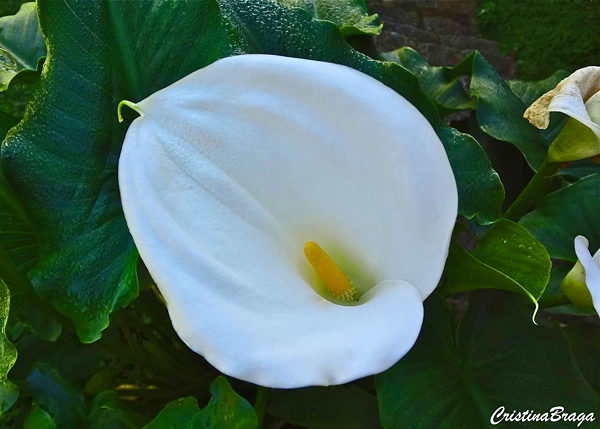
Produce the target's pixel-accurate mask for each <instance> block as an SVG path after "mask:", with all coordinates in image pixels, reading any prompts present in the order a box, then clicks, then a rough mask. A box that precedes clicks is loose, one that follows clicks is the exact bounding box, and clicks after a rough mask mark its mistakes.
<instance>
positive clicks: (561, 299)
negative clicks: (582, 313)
mask: <svg viewBox="0 0 600 429" xmlns="http://www.w3.org/2000/svg"><path fill="white" fill-rule="evenodd" d="M538 304H539V306H540V307H541V308H548V307H559V306H561V305H567V304H571V301H570V300H569V298H567V297H566V296H564V295H563V294H562V293H559V294H558V295H554V296H550V297H548V298H542V299H540V300H539V301H538Z"/></svg>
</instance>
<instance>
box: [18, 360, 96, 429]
mask: <svg viewBox="0 0 600 429" xmlns="http://www.w3.org/2000/svg"><path fill="white" fill-rule="evenodd" d="M26 382H27V388H28V390H29V392H30V394H31V395H32V396H33V397H34V398H35V399H36V400H37V402H38V403H39V404H41V405H42V406H43V407H44V409H45V411H47V412H48V414H49V415H50V416H51V417H52V420H53V422H54V424H55V425H56V427H57V428H60V429H81V428H82V427H84V426H83V425H84V421H85V419H84V403H83V395H81V393H79V392H78V391H77V390H76V389H75V388H74V387H73V386H71V385H70V384H68V383H67V382H65V381H64V380H63V379H62V378H61V376H60V375H59V374H58V372H56V370H55V369H54V368H52V367H51V366H49V365H46V364H39V365H37V366H36V367H35V368H34V370H33V371H32V372H31V374H29V376H28V377H27V380H26Z"/></svg>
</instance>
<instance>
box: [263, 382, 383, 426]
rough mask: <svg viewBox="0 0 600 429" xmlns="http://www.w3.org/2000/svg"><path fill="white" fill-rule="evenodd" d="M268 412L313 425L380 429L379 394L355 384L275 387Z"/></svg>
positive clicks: (299, 423) (297, 422)
mask: <svg viewBox="0 0 600 429" xmlns="http://www.w3.org/2000/svg"><path fill="white" fill-rule="evenodd" d="M269 413H270V414H272V415H274V416H277V417H281V418H284V419H286V420H288V421H290V422H291V423H293V424H297V425H299V426H302V427H308V428H311V429H325V428H331V429H349V428H352V429H363V428H364V429H377V428H379V427H381V425H380V424H379V413H378V409H377V398H375V396H374V395H371V394H370V393H367V392H365V391H364V390H362V389H360V388H358V387H356V386H352V387H342V386H336V387H307V388H305V389H295V390H273V391H272V392H271V405H270V406H269Z"/></svg>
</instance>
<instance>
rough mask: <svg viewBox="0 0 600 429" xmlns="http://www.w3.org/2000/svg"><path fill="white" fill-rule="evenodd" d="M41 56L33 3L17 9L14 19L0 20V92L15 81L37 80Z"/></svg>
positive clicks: (42, 51) (44, 49)
mask: <svg viewBox="0 0 600 429" xmlns="http://www.w3.org/2000/svg"><path fill="white" fill-rule="evenodd" d="M45 55H46V45H45V44H44V39H43V37H42V33H41V31H40V26H39V25H38V18H37V11H36V8H35V2H31V3H24V4H23V5H21V9H20V10H19V12H18V13H17V14H16V15H12V16H4V17H0V91H4V90H5V89H6V88H8V85H9V84H10V82H11V81H12V80H13V79H16V78H18V79H20V80H21V81H24V82H29V83H31V82H34V81H35V80H37V78H38V76H39V72H40V71H41V65H42V63H43V57H44V56H45Z"/></svg>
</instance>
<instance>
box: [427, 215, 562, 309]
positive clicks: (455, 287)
mask: <svg viewBox="0 0 600 429" xmlns="http://www.w3.org/2000/svg"><path fill="white" fill-rule="evenodd" d="M551 268H552V262H551V261H550V256H549V255H548V252H547V251H546V249H545V248H544V246H543V245H542V244H541V243H540V242H539V241H537V240H536V239H535V237H533V236H532V235H531V234H530V233H529V232H528V231H527V230H526V229H525V228H523V227H522V226H521V225H519V224H517V223H514V222H511V221H509V220H502V221H500V222H497V223H495V224H494V225H492V227H491V228H490V229H489V230H488V231H487V232H486V233H485V235H484V236H483V239H482V240H481V243H480V244H479V246H477V247H476V248H475V250H473V252H472V253H470V254H469V253H468V252H467V251H466V250H465V249H464V248H463V247H462V246H460V245H459V244H458V243H456V242H455V241H453V242H452V243H451V244H450V253H449V255H448V261H447V262H446V269H445V271H444V277H443V279H444V280H443V282H442V284H441V285H440V286H439V287H438V289H437V290H438V292H440V293H443V294H451V293H456V292H462V291H467V290H475V289H502V290H508V291H511V292H516V293H519V294H521V295H524V296H526V297H528V298H529V299H531V301H532V302H534V303H536V302H537V300H538V299H539V298H540V297H541V296H542V293H543V292H544V288H545V287H546V284H547V283H548V280H549V278H550V269H551ZM536 305H537V304H536Z"/></svg>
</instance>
